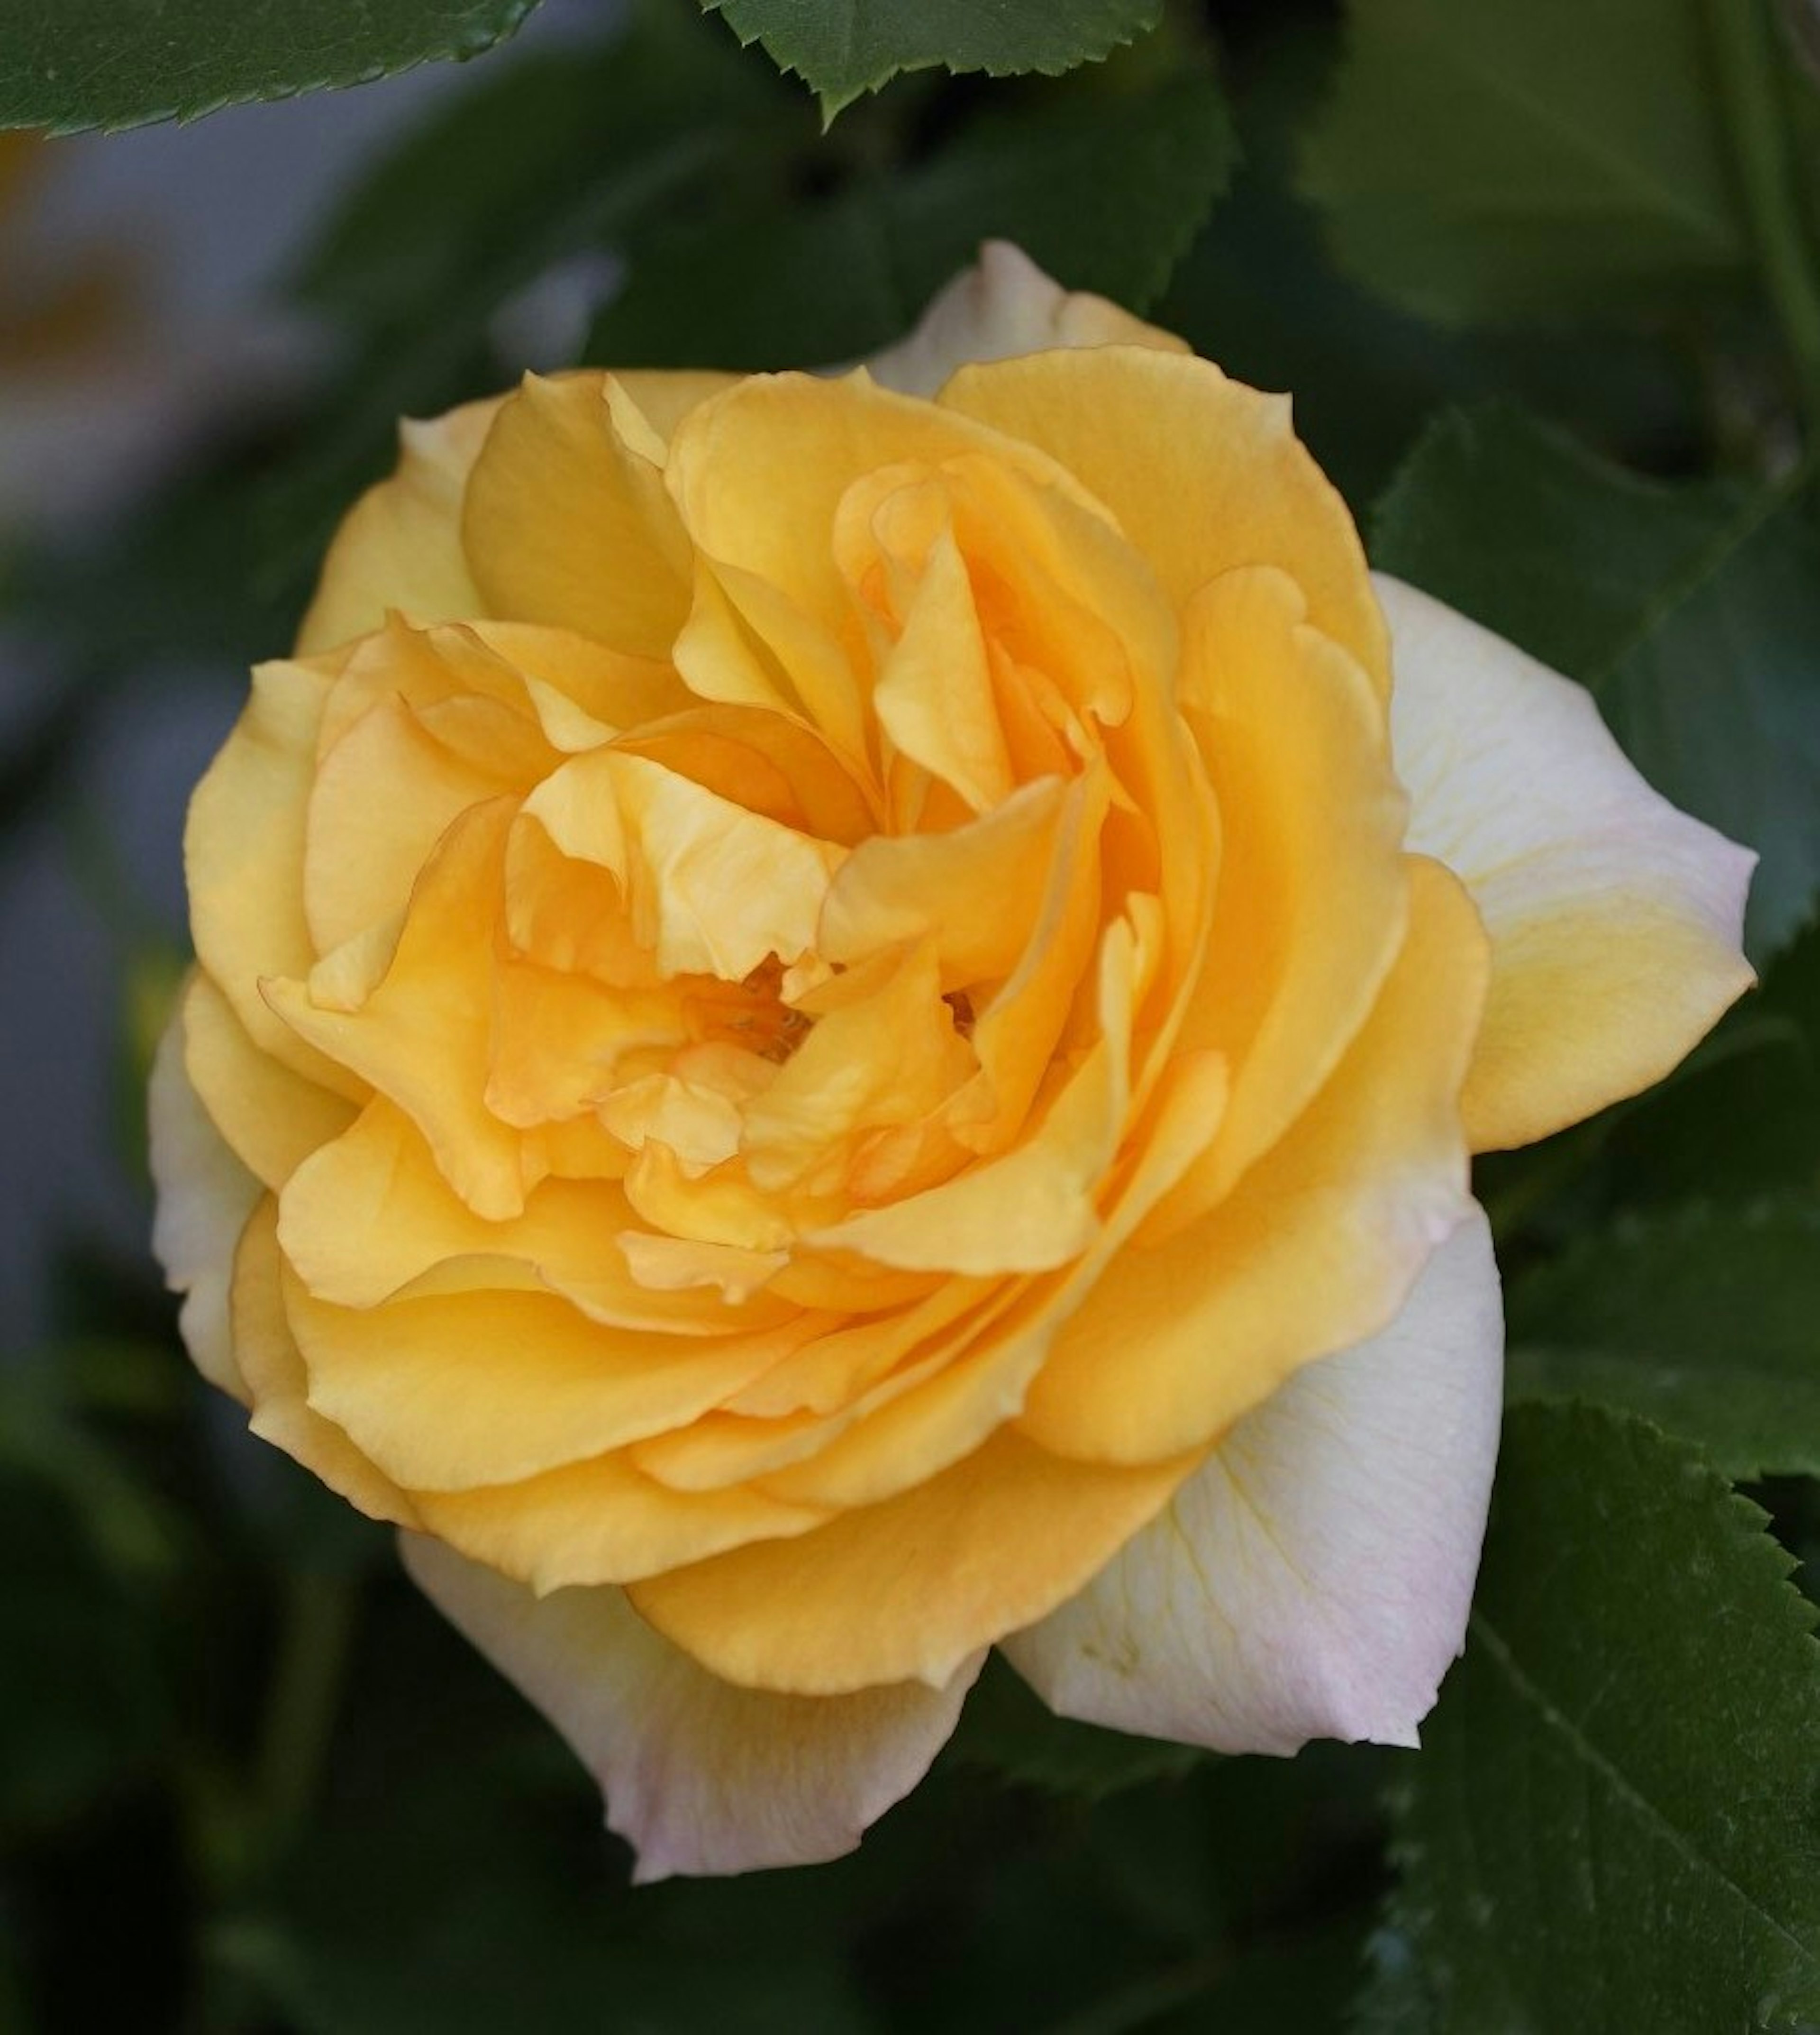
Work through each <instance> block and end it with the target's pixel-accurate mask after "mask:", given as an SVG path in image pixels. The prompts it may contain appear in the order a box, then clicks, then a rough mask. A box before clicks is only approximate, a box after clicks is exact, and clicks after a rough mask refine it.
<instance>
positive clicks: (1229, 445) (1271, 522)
mask: <svg viewBox="0 0 1820 2035" xmlns="http://www.w3.org/2000/svg"><path fill="white" fill-rule="evenodd" d="M941 407H942V409H943V410H944V411H945V412H948V413H949V415H950V416H967V417H971V418H973V419H976V420H977V421H978V422H979V423H982V424H986V425H989V426H991V427H992V428H993V429H994V430H995V431H1002V432H1003V433H1004V434H1006V437H1007V438H1011V439H1013V440H1016V441H1017V442H1021V443H1022V444H1023V445H1025V446H1029V447H1035V448H1038V449H1040V450H1041V451H1043V452H1045V453H1048V454H1049V455H1050V456H1051V457H1052V458H1054V459H1055V461H1058V462H1059V465H1062V467H1063V468H1066V471H1067V472H1069V473H1070V474H1071V475H1072V476H1074V479H1075V480H1076V481H1077V482H1078V483H1080V485H1081V486H1082V487H1085V488H1087V489H1089V491H1091V493H1092V496H1093V498H1094V499H1095V500H1096V501H1098V502H1100V503H1102V504H1104V506H1105V507H1106V508H1107V509H1108V510H1111V513H1112V514H1113V516H1114V517H1115V519H1116V521H1117V523H1118V525H1119V528H1120V530H1122V532H1123V533H1124V534H1125V536H1126V537H1127V538H1128V539H1129V540H1130V542H1131V544H1133V545H1134V547H1135V548H1136V549H1137V550H1138V551H1139V552H1140V553H1141V555H1143V557H1144V558H1145V560H1146V561H1147V562H1148V563H1149V566H1150V567H1151V569H1152V570H1153V571H1154V572H1155V574H1156V577H1157V578H1158V579H1159V580H1160V581H1161V583H1162V585H1163V587H1164V590H1165V592H1167V593H1168V595H1169V596H1170V598H1171V600H1174V601H1175V603H1176V604H1177V605H1178V606H1180V605H1181V604H1183V603H1185V602H1186V601H1187V600H1188V599H1189V598H1190V596H1192V595H1193V594H1194V592H1195V591H1196V589H1198V588H1200V587H1201V586H1204V585H1205V584H1206V582H1207V581H1209V580H1210V579H1212V578H1213V577H1215V575H1216V574H1219V573H1223V572H1227V571H1229V570H1231V569H1232V567H1233V566H1256V565H1273V566H1281V567H1282V568H1283V570H1284V571H1286V572H1287V573H1288V574H1289V576H1290V577H1291V578H1292V579H1293V580H1294V581H1295V582H1296V584H1297V585H1298V586H1299V587H1300V588H1301V589H1302V592H1303V596H1304V597H1305V598H1306V600H1307V603H1308V619H1309V620H1310V622H1311V623H1313V624H1314V626H1315V627H1316V628H1317V629H1319V630H1322V632H1323V633H1324V634H1326V635H1329V636H1331V637H1333V638H1334V640H1335V641H1337V642H1338V643H1339V644H1341V645H1342V646H1343V647H1344V649H1348V650H1349V651H1351V652H1352V655H1353V656H1355V657H1356V658H1357V659H1358V660H1359V663H1360V664H1363V666H1364V667H1365V668H1366V670H1367V671H1368V672H1370V673H1371V678H1372V682H1373V683H1374V685H1376V686H1378V690H1379V691H1380V693H1381V694H1382V693H1385V692H1387V691H1388V690H1389V686H1388V673H1389V656H1388V638H1387V634H1386V630H1385V626H1384V619H1383V617H1382V615H1381V614H1380V613H1379V612H1378V604H1377V603H1376V602H1375V601H1374V600H1373V599H1372V597H1371V582H1370V581H1369V579H1368V578H1367V574H1366V570H1365V554H1364V551H1363V548H1362V547H1361V546H1360V544H1359V535H1358V532H1357V531H1356V530H1355V529H1354V528H1353V526H1352V516H1351V514H1350V513H1349V512H1348V510H1347V507H1346V505H1345V503H1344V502H1343V501H1342V500H1341V497H1340V495H1339V494H1338V492H1337V491H1336V489H1335V488H1334V487H1333V483H1332V482H1330V481H1329V480H1328V479H1327V477H1326V475H1325V474H1324V473H1322V471H1321V469H1320V468H1318V466H1317V465H1315V464H1314V461H1313V459H1312V458H1310V456H1309V454H1308V451H1307V447H1306V446H1303V443H1302V442H1301V441H1300V439H1299V438H1297V437H1296V435H1295V430H1294V427H1293V426H1292V423H1291V422H1290V415H1289V399H1288V397H1286V396H1267V395H1264V394H1262V393H1259V391H1258V390H1257V389H1248V388H1247V387H1246V386H1245V385H1244V384H1243V382H1232V381H1229V380H1228V378H1226V376H1224V374H1221V373H1220V371H1219V369H1218V368H1217V367H1214V366H1213V363H1211V362H1209V361H1205V360H1198V359H1194V358H1192V357H1190V356H1184V355H1178V354H1169V353H1160V352H1157V351H1156V349H1155V348H1152V347H1140V346H1100V347H1093V348H1087V349H1086V350H1085V351H1078V352H1068V351H1062V352H1050V353H1038V354H1031V355H1027V356H1026V357H1025V358H1024V359H1018V360H1001V361H997V362H991V361H988V362H986V363H982V364H980V365H978V366H975V367H964V368H962V369H961V370H960V371H959V372H958V373H957V374H955V376H954V377H953V379H952V380H951V381H950V382H948V383H947V384H946V386H944V388H943V389H942V395H941Z"/></svg>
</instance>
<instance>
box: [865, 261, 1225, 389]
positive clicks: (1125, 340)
mask: <svg viewBox="0 0 1820 2035" xmlns="http://www.w3.org/2000/svg"><path fill="white" fill-rule="evenodd" d="M1056 346H1153V347H1156V348H1159V349H1160V351H1162V352H1166V353H1186V352H1189V350H1190V348H1189V347H1188V344H1187V342H1186V340H1180V339H1178V338H1177V337H1175V334H1174V333H1171V332H1164V330H1163V329H1161V328H1160V326H1157V325H1146V324H1145V322H1144V321H1143V320H1142V319H1141V318H1133V317H1132V315H1131V314H1130V312H1129V311H1122V310H1120V309H1119V307H1118V306H1117V305H1116V304H1115V303H1111V302H1110V301H1109V300H1108V299H1106V298H1104V297H1096V296H1094V295H1091V294H1090V293H1089V292H1085V291H1081V290H1064V289H1063V288H1062V286H1061V284H1059V283H1057V282H1055V281H1052V280H1051V278H1050V277H1049V276H1046V275H1045V274H1044V273H1043V271H1042V270H1041V269H1039V268H1038V267H1037V265H1036V263H1035V262H1034V261H1032V260H1031V258H1029V256H1028V254H1025V252H1024V250H1023V249H1022V248H1021V247H1014V246H1013V245H1012V244H1011V243H1010V241H1009V240H988V241H987V243H985V244H984V246H982V247H981V248H980V258H979V260H978V261H976V262H975V263H974V264H973V265H972V268H971V269H962V270H961V273H960V274H959V275H958V276H956V277H955V278H954V280H953V281H952V282H951V283H949V284H948V286H947V287H946V289H944V290H943V291H942V293H941V295H939V296H938V297H936V298H934V299H933V300H932V301H931V303H930V305H929V307H928V309H927V310H925V311H924V312H923V315H922V317H921V318H919V319H918V320H917V321H916V328H915V329H914V330H913V331H912V332H910V333H907V334H906V335H905V336H904V337H903V338H902V339H901V340H898V341H897V343H896V344H894V345H892V346H888V347H886V349H885V350H884V352H882V353H875V354H874V355H873V356H872V358H871V360H869V361H868V362H867V367H870V368H871V371H872V378H873V380H874V382H878V383H879V384H880V385H881V386H882V387H884V388H886V389H896V390H897V392H898V393H899V394H900V395H904V396H933V395H934V393H935V391H936V390H937V389H939V388H940V387H941V386H942V383H943V382H946V380H947V379H948V378H949V375H950V374H953V372H954V371H955V369H956V368H957V367H966V366H967V365H968V363H969V362H972V361H976V360H1006V359H1010V357H1011V356H1012V355H1013V354H1019V353H1042V352H1046V351H1047V349H1048V348H1051V347H1056Z"/></svg>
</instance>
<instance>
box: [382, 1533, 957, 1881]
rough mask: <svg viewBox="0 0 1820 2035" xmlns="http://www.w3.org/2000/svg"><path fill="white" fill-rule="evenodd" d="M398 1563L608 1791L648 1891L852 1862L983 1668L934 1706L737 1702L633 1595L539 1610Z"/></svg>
mask: <svg viewBox="0 0 1820 2035" xmlns="http://www.w3.org/2000/svg"><path fill="white" fill-rule="evenodd" d="M401 1548H402V1552H403V1554H404V1564H405V1567H407V1568H408V1570H409V1571H410V1573H411V1576H412V1580H413V1581H414V1582H416V1584H417V1585H418V1587H419V1589H422V1590H423V1592H424V1593H425V1594H426V1595H427V1597H430V1599H431V1601H432V1602H433V1603H434V1604H435V1605H436V1606H437V1608H438V1609H439V1610H440V1611H441V1612H442V1614H443V1615H444V1616H445V1617H446V1618H448V1619H449V1620H450V1621H451V1622H452V1623H453V1624H454V1625H455V1626H457V1627H458V1628H459V1629H460V1630H461V1631H462V1632H463V1633H464V1634H465V1635H466V1636H467V1638H468V1639H469V1640H470V1641H472V1643H473V1644H474V1645H475V1646H477V1647H479V1649H480V1651H481V1652H482V1653H484V1654H485V1655H486V1656H487V1658H488V1659H489V1660H491V1661H492V1662H493V1664H494V1666H495V1667H497V1668H498V1669H499V1671H500V1672H501V1673H502V1674H503V1675H505V1676H506V1678H507V1679H508V1680H510V1681H511V1682H512V1683H513V1684H514V1685H515V1686H516V1687H517V1688H518V1689H520V1690H521V1691H523V1693H524V1694H525V1696H526V1697H527V1698H528V1699H529V1700H530V1701H531V1702H533V1703H535V1704H536V1706H537V1707H538V1708H539V1709H540V1710H542V1711H543V1713H544V1714H545V1715H546V1716H547V1717H549V1719H550V1720H551V1722H552V1723H553V1724H554V1725H555V1726H556V1728H557V1729H558V1731H560V1732H562V1736H564V1737H565V1738H566V1740H568V1741H569V1743H570V1745H571V1746H573V1748H574V1750H575V1752H576V1754H577V1756H578V1757H579V1758H580V1759H581V1761H582V1762H583V1763H584V1764H585V1766H587V1767H588V1770H589V1771H590V1772H591V1773H592V1774H593V1775H594V1776H595V1777H596V1780H597V1781H599V1782H600V1785H601V1787H602V1789H604V1792H605V1794H606V1797H607V1822H608V1825H609V1826H611V1828H612V1829H614V1830H617V1831H618V1832H619V1834H620V1835H621V1836H622V1837H623V1838H625V1839H626V1841H627V1842H628V1843H630V1845H632V1847H633V1849H634V1850H635V1851H636V1852H637V1855H638V1857H637V1865H636V1867H635V1868H634V1878H635V1879H638V1880H640V1881H649V1880H653V1879H667V1878H668V1877H669V1875H671V1874H672V1873H724V1872H748V1871H753V1870H754V1869H755V1868H759V1867H763V1866H778V1865H810V1864H816V1863H818V1861H820V1860H825V1859H830V1858H839V1857H840V1856H843V1855H844V1854H845V1853H848V1852H850V1851H852V1849H853V1848H854V1847H855V1845H857V1844H858V1843H859V1839H860V1837H861V1835H862V1834H863V1832H864V1831H865V1830H866V1828H867V1826H868V1825H869V1824H871V1823H873V1822H876V1821H877V1819H878V1818H879V1817H880V1816H881V1815H883V1814H884V1812H885V1811H886V1810H887V1809H888V1808H889V1807H891V1805H892V1804H893V1803H894V1802H897V1801H899V1800H901V1799H902V1798H903V1797H904V1796H905V1795H907V1794H908V1792H910V1790H911V1789H912V1788H913V1787H915V1786H916V1783H917V1782H918V1781H919V1780H920V1779H921V1778H922V1777H923V1774H925V1773H926V1772H927V1770H928V1766H929V1763H930V1762H931V1760H932V1759H934V1756H935V1755H936V1754H937V1753H938V1751H940V1750H941V1748H942V1746H943V1745H944V1744H945V1743H946V1741H947V1739H948V1736H949V1733H950V1732H952V1731H953V1728H954V1725H955V1722H956V1721H957V1719H958V1717H959V1716H960V1714H961V1702H962V1699H963V1698H965V1695H966V1693H967V1691H968V1688H969V1687H971V1686H972V1682H973V1678H974V1676H976V1674H977V1673H978V1672H979V1671H980V1661H981V1660H982V1659H983V1657H984V1656H983V1653H975V1654H974V1655H973V1656H972V1657H971V1658H969V1659H968V1660H966V1661H963V1662H962V1663H961V1664H960V1665H959V1666H958V1667H957V1668H956V1670H955V1672H954V1673H953V1675H952V1676H950V1677H949V1680H948V1681H947V1683H946V1684H945V1685H944V1686H943V1687H941V1688H939V1689H931V1688H930V1687H927V1686H926V1685H925V1684H923V1683H920V1682H906V1683H897V1684H895V1685H893V1686H889V1687H882V1688H871V1689H862V1690H860V1691H857V1692H856V1693H855V1694H854V1695H847V1696H836V1697H803V1696H785V1695H773V1694H771V1693H769V1692H768V1691H759V1690H753V1689H740V1688H735V1687H733V1686H732V1685H731V1683H727V1682H723V1681H721V1680H719V1678H718V1677H716V1676H713V1675H711V1674H709V1672H707V1671H706V1670H705V1668H699V1667H698V1666H697V1665H696V1664H695V1663H694V1661H691V1660H690V1657H689V1656H688V1655H687V1654H686V1653H683V1651H682V1649H680V1648H679V1647H676V1646H671V1643H670V1642H668V1641H667V1639H664V1638H662V1637H660V1635H659V1634H657V1633H656V1632H654V1631H652V1629H651V1627H649V1625H647V1624H646V1623H645V1621H644V1620H643V1619H641V1617H639V1616H638V1614H637V1612H635V1611H634V1610H633V1609H632V1608H631V1606H630V1604H629V1603H628V1602H627V1601H626V1595H625V1593H624V1592H623V1591H621V1590H618V1589H587V1590H582V1589H566V1590H558V1591H557V1592H556V1593H555V1594H554V1595H552V1596H550V1597H541V1598H540V1597H535V1596H533V1595H532V1593H531V1592H530V1591H529V1590H528V1589H524V1588H523V1587H522V1586H521V1585H518V1584H516V1583H513V1582H508V1581H507V1580H506V1578H504V1577H503V1576H499V1575H495V1574H494V1573H493V1572H492V1571H491V1570H488V1569H484V1568H482V1567H479V1566H478V1565H477V1564H476V1563H472V1562H468V1561H465V1560H464V1559H463V1558H462V1557H461V1555H457V1554H455V1553H454V1552H452V1551H451V1550H450V1549H449V1548H446V1547H443V1546H442V1544H440V1543H438V1542H437V1541H434V1540H426V1539H423V1538H422V1537H417V1536H413V1535H405V1536H403V1537H401Z"/></svg>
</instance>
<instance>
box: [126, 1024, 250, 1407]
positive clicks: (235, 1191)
mask: <svg viewBox="0 0 1820 2035" xmlns="http://www.w3.org/2000/svg"><path fill="white" fill-rule="evenodd" d="M150 1123H151V1134H152V1147H151V1158H152V1179H153V1180H154V1181H156V1183H157V1187H158V1206H157V1212H156V1214H155V1215H154V1216H153V1217H152V1250H153V1251H155V1252H156V1254H157V1258H158V1262H159V1263H160V1265H162V1266H164V1276H165V1277H166V1278H167V1280H168V1281H169V1282H170V1285H171V1290H172V1291H173V1292H179V1293H181V1294H182V1296H183V1310H182V1315H181V1316H180V1317H179V1325H180V1326H181V1327H182V1331H183V1341H184V1342H185V1344H186V1346H187V1347H188V1349H189V1352H190V1356H191V1357H192V1358H194V1360H195V1364H196V1368H197V1370H198V1371H201V1374H202V1375H203V1376H204V1377H205V1378H206V1379H208V1380H209V1383H210V1384H211V1385H218V1386H220V1388H221V1390H223V1391H224V1392H231V1393H232V1394H233V1395H234V1397H235V1398H236V1399H238V1400H239V1401H240V1402H241V1403H242V1404H243V1405H245V1404H246V1403H247V1401H248V1400H249V1399H250V1397H251V1395H250V1393H249V1392H248V1390H247V1389H246V1380H245V1379H243V1377H242V1376H241V1375H240V1367H239V1365H238V1364H236V1363H235V1360H234V1338H233V1336H232V1334H231V1331H230V1328H229V1325H228V1288H229V1286H230V1285H231V1281H232V1279H233V1276H234V1249H235V1245H236V1244H237V1243H239V1241H240V1232H241V1231H242V1230H243V1229H244V1228H246V1221H247V1218H248V1217H250V1215H251V1214H252V1213H253V1209H254V1205H255V1204H256V1203H257V1202H258V1199H259V1196H260V1192H261V1189H260V1184H259V1182H258V1179H256V1178H255V1177H254V1175H252V1174H251V1173H250V1172H248V1171H247V1170H246V1168H245V1167H244V1166H243V1165H242V1164H241V1163H240V1161H239V1160H238V1159H237V1158H235V1156H234V1154H233V1153H232V1151H231V1149H229V1147H228V1144H227V1142H226V1141H225V1140H224V1138H222V1135H221V1134H220V1131H218V1130H216V1128H215V1126H214V1125H213V1124H212V1123H211V1122H210V1121H209V1113H208V1112H207V1111H206V1110H205V1109H204V1108H203V1107H202V1104H201V1099H200V1097H198V1096H197V1093H196V1090H195V1089H194V1087H193V1086H192V1085H191V1083H190V1077H189V1075H188V1074H187V1073H186V1072H185V1070H184V1066H183V1013H182V1006H179V1008H178V1009H177V1010H175V1012H174V1013H173V1014H172V1015H171V1021H170V1023H169V1024H168V1025H166V1027H165V1028H164V1037H163V1038H162V1039H160V1040H159V1042H158V1051H157V1055H156V1058H155V1059H153V1061H152V1092H151V1108H150Z"/></svg>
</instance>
